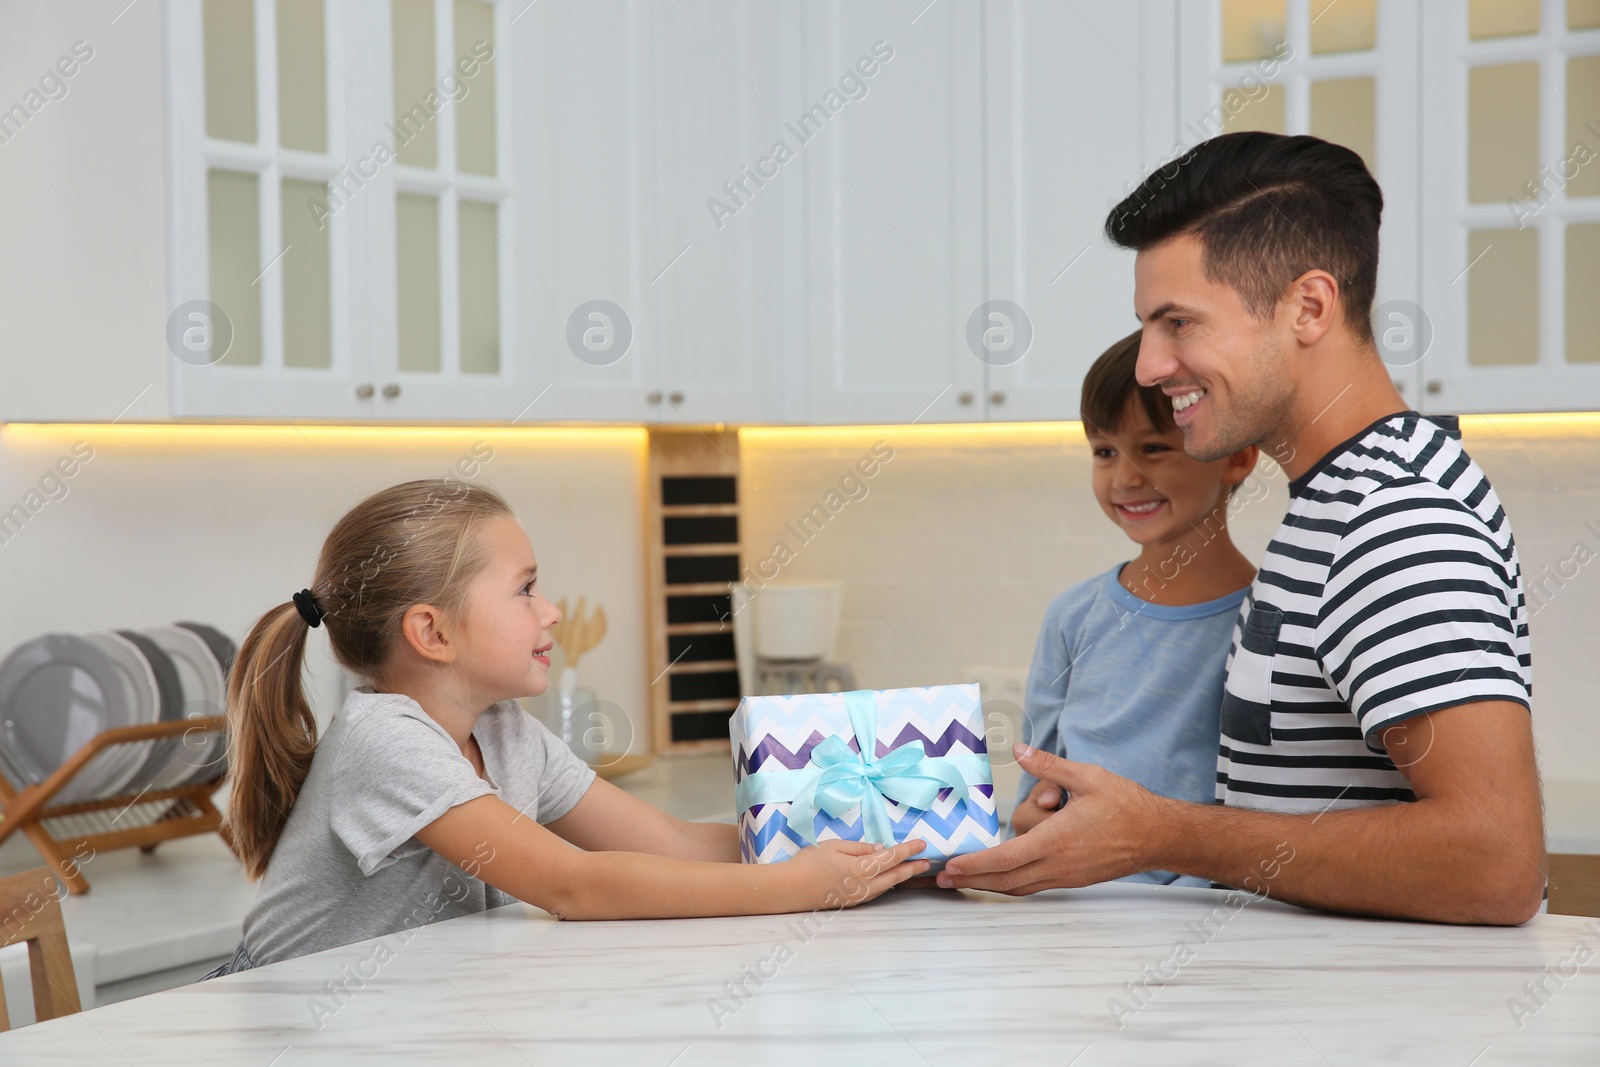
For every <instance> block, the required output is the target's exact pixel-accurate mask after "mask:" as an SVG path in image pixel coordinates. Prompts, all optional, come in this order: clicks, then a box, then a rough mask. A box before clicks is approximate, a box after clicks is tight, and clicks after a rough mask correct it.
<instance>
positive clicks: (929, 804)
mask: <svg viewBox="0 0 1600 1067" xmlns="http://www.w3.org/2000/svg"><path fill="white" fill-rule="evenodd" d="M729 730H730V733H731V734H732V740H733V761H734V768H733V773H734V782H735V796H736V802H737V805H738V809H739V845H740V850H741V852H742V853H743V855H744V861H745V862H746V863H775V862H777V861H779V860H786V859H788V858H789V857H791V856H793V855H794V854H795V853H797V852H799V851H800V850H801V849H802V848H804V847H805V846H806V845H809V844H812V843H814V842H816V841H827V840H830V839H843V840H846V841H871V842H874V843H877V844H884V845H892V844H895V843H896V842H899V841H906V840H910V839H911V838H921V839H922V840H924V841H926V842H927V843H928V844H927V847H926V848H924V849H923V850H922V852H921V853H919V854H918V857H917V858H918V859H926V860H930V861H932V864H933V870H938V869H939V868H940V867H942V866H944V861H945V860H948V859H950V858H951V857H952V856H959V855H962V854H963V853H967V852H976V851H978V850H979V849H984V848H989V847H990V846H992V845H997V844H999V843H1000V820H999V817H998V815H997V814H996V811H995V805H994V778H993V776H992V774H991V772H990V768H989V749H988V746H987V745H985V744H984V739H983V710H982V707H981V706H980V701H979V698H978V687H977V686H976V685H937V686H931V687H928V688H924V689H884V690H878V691H874V690H871V689H862V690H857V691H855V692H851V693H813V694H807V695H803V696H760V697H745V698H744V699H743V700H741V701H740V702H739V707H738V708H737V709H736V710H735V711H734V713H733V718H732V719H731V720H730V721H729Z"/></svg>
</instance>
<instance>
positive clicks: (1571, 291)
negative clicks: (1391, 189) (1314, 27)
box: [1385, 0, 1600, 414]
mask: <svg viewBox="0 0 1600 1067" xmlns="http://www.w3.org/2000/svg"><path fill="white" fill-rule="evenodd" d="M1483 6H1484V5H1474V4H1471V3H1468V2H1466V0H1439V2H1437V3H1433V4H1430V5H1428V6H1427V7H1426V8H1425V9H1424V12H1423V31H1424V32H1423V34H1422V38H1421V55H1422V71H1423V78H1422V85H1423V91H1422V96H1421V100H1422V116H1421V120H1422V133H1423V141H1424V143H1423V149H1424V151H1423V153H1422V182H1423V187H1424V188H1425V189H1427V191H1428V195H1427V196H1426V197H1425V198H1424V199H1423V202H1422V237H1423V242H1424V248H1425V249H1426V256H1425V260H1424V268H1425V269H1424V271H1423V279H1422V292H1423V297H1422V301H1421V303H1422V306H1423V308H1424V309H1425V310H1426V312H1427V315H1428V317H1429V320H1430V322H1431V326H1432V329H1433V350H1432V352H1431V353H1430V354H1429V355H1428V357H1427V359H1426V360H1425V361H1424V362H1423V364H1422V372H1423V378H1424V380H1425V389H1424V395H1423V403H1424V405H1425V410H1428V411H1441V412H1456V413H1461V414H1475V413H1489V412H1507V411H1584V410H1593V409H1595V408H1597V407H1600V335H1597V334H1596V332H1595V329H1594V326H1593V324H1592V322H1591V321H1590V320H1589V318H1588V311H1587V309H1588V308H1589V307H1590V306H1592V305H1593V303H1594V300H1595V296H1596V294H1597V293H1600V162H1596V161H1595V160H1596V157H1597V155H1600V54H1597V49H1596V43H1597V37H1596V28H1597V27H1600V16H1597V14H1596V13H1595V12H1594V11H1593V9H1592V7H1591V8H1588V9H1582V10H1580V5H1577V4H1573V5H1571V6H1570V8H1569V7H1568V6H1567V5H1563V4H1550V3H1546V4H1543V5H1540V4H1538V3H1534V2H1526V3H1520V4H1509V5H1504V9H1503V10H1502V8H1500V7H1496V8H1494V9H1493V10H1494V15H1495V18H1494V19H1493V20H1492V21H1491V20H1490V19H1489V18H1488V17H1487V16H1486V15H1485V13H1484V11H1483V10H1482V8H1483ZM1386 239H1387V238H1386ZM1385 255H1387V250H1386V251H1385Z"/></svg>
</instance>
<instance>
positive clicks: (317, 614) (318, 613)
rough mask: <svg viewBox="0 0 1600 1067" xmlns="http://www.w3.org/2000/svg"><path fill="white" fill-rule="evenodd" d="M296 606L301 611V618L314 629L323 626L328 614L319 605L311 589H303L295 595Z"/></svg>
mask: <svg viewBox="0 0 1600 1067" xmlns="http://www.w3.org/2000/svg"><path fill="white" fill-rule="evenodd" d="M294 606H295V607H296V608H299V609H300V617H301V618H302V619H304V620H306V625H308V626H310V627H311V628H312V629H316V628H317V627H318V626H321V625H322V620H323V617H324V616H326V615H327V614H328V613H327V612H326V611H323V610H322V605H320V604H318V603H317V598H316V597H315V596H313V595H312V593H311V590H309V589H302V590H300V591H299V592H298V593H296V594H295V595H294Z"/></svg>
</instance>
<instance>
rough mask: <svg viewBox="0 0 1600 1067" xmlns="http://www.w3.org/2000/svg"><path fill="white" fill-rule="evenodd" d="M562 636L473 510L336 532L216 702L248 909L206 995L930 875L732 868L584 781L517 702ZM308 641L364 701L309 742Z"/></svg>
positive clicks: (491, 522) (427, 504) (842, 860)
mask: <svg viewBox="0 0 1600 1067" xmlns="http://www.w3.org/2000/svg"><path fill="white" fill-rule="evenodd" d="M560 621H561V614H560V613H559V612H558V611H556V609H555V608H554V607H552V606H551V605H550V602H549V601H548V600H546V599H545V598H544V596H543V594H541V593H540V592H539V589H538V585H537V566H536V564H535V561H534V556H533V548H532V546H531V545H530V544H529V541H528V536H527V534H526V533H525V532H524V531H523V529H522V526H521V525H520V524H519V523H518V522H517V520H516V519H515V518H514V517H513V516H512V514H511V509H510V508H509V507H508V506H507V505H506V502H505V500H503V499H502V498H501V497H500V495H499V494H498V493H496V492H494V491H493V490H492V489H487V488H484V487H482V486H477V485H470V484H467V483H464V482H460V481H441V480H435V481H416V482H407V483H405V484H403V485H397V486H394V487H393V488H390V489H386V490H384V491H382V492H380V493H377V494H375V495H373V496H371V497H369V498H367V499H366V500H364V501H362V502H361V503H360V504H358V505H356V507H355V508H354V509H352V510H351V511H350V512H349V514H347V515H345V516H344V518H342V519H340V520H339V522H338V524H337V525H336V526H335V527H334V528H333V532H332V533H331V534H329V536H328V540H327V543H326V544H324V545H323V548H322V556H321V558H320V559H319V560H318V562H317V573H316V578H315V580H314V581H313V582H312V584H311V588H310V589H306V590H302V591H301V592H299V593H296V594H295V596H294V599H293V600H292V602H288V603H284V604H280V605H278V606H277V607H275V608H273V609H272V610H271V611H269V612H267V613H266V614H265V615H264V616H262V618H261V620H260V621H259V622H257V623H256V625H255V627H254V628H253V629H252V630H251V631H250V636H249V637H247V638H246V639H245V642H244V645H243V647H242V648H241V649H240V652H239V657H238V660H237V662H236V663H235V664H234V667H233V671H232V674H231V675H230V677H229V680H228V727H229V730H228V737H229V741H228V767H229V773H230V775H231V778H232V787H231V790H230V793H229V797H228V810H227V821H228V826H229V830H230V833H231V840H232V844H233V847H234V850H235V851H236V852H237V853H238V855H239V857H240V858H241V859H242V860H243V862H244V866H245V871H246V872H247V874H248V875H249V876H250V877H251V878H252V879H260V880H261V892H260V896H259V897H258V899H257V900H256V903H255V905H254V907H252V908H251V910H250V913H249V915H248V916H246V918H245V923H244V941H243V942H242V943H241V945H240V947H239V951H238V953H237V954H236V955H235V958H234V960H233V961H232V962H231V963H230V964H226V965H224V966H223V967H222V968H219V969H218V972H214V973H226V972H228V971H230V970H240V969H244V968H246V967H251V966H255V965H258V964H263V963H275V962H277V961H279V960H286V959H291V958H293V957H295V956H301V955H304V954H306V953H308V952H316V951H319V950H321V949H326V948H333V947H335V946H338V945H344V944H349V943H350V942H353V941H359V940H362V939H366V938H373V937H380V936H383V935H387V934H393V933H396V932H398V931H401V930H405V929H409V928H411V927H415V926H421V925H423V924H426V923H431V922H437V921H439V920H441V919H450V918H454V917H456V916H460V915H467V914H471V913H473V912H479V911H483V910H485V909H487V908H493V907H498V906H500V905H502V904H508V903H511V902H512V901H514V900H524V901H527V902H528V903H530V904H533V905H536V906H538V907H540V908H543V909H545V910H546V911H549V912H551V913H552V914H554V915H556V916H557V917H559V918H566V919H625V918H661V917H669V916H697V915H751V914H761V913H771V912H788V911H804V910H811V909H816V908H823V907H844V906H847V905H850V904H856V903H860V902H862V901H865V900H870V899H872V898H873V897H876V896H878V895H879V894H880V893H882V892H884V891H885V890H887V889H888V888H890V887H891V886H893V885H896V884H898V883H900V882H902V881H904V880H906V879H907V878H910V877H912V876H914V875H917V874H921V873H923V872H925V871H926V870H927V868H928V862H927V861H925V860H915V861H913V860H911V859H910V857H911V855H912V854H913V853H915V852H917V851H920V850H921V848H922V844H923V843H922V842H920V841H912V842H907V843H905V844H901V845H897V846H895V847H893V848H887V849H883V848H880V847H879V846H874V845H869V844H864V843H858V842H844V841H827V842H823V843H821V844H819V845H815V846H813V847H811V848H808V849H806V850H805V851H804V852H802V853H801V854H800V855H798V856H796V857H795V858H794V859H793V860H790V861H788V862H786V863H780V864H771V865H750V866H741V865H739V864H738V858H739V846H738V837H737V831H736V828H735V827H734V826H731V825H724V824H720V823H718V824H706V823H689V822H684V821H682V820H679V819H676V818H673V817H672V816H670V815H667V814H665V813H663V812H661V811H659V810H657V809H656V808H654V807H652V806H650V805H649V804H647V803H645V802H644V801H642V800H638V799H636V798H635V797H633V796H631V795H629V794H628V793H626V792H624V791H623V790H621V789H618V788H617V787H616V786H613V785H611V784H610V783H609V782H606V781H603V780H600V779H597V778H596V777H595V774H594V771H592V770H591V769H590V768H589V767H588V766H587V765H586V764H584V763H583V762H582V761H581V760H579V759H578V757H577V756H575V755H574V754H573V753H572V752H571V750H569V749H568V748H567V747H566V746H565V745H563V744H562V743H561V742H560V741H559V740H557V739H556V738H555V736H554V735H553V734H551V733H550V731H549V730H547V729H545V727H544V726H543V725H542V724H540V723H539V722H538V721H537V720H536V719H534V718H533V717H532V716H530V715H528V714H527V713H526V712H524V711H523V710H522V708H521V707H520V706H518V704H517V703H516V698H517V697H521V696H534V695H537V694H540V693H543V692H544V691H545V689H546V688H547V687H548V686H549V677H548V672H549V670H550V658H549V652H550V649H551V646H552V644H553V642H552V641H551V639H550V630H551V628H552V627H554V626H555V625H556V624H557V623H558V622H560ZM315 627H326V628H327V631H328V638H329V641H330V642H331V644H332V646H333V653H334V656H335V657H336V658H337V659H338V660H339V662H340V663H342V664H343V665H344V666H345V667H346V668H348V669H349V670H350V671H352V672H353V673H355V674H356V675H358V676H359V677H361V678H364V679H366V681H367V684H364V685H362V686H360V687H358V688H357V689H356V690H355V691H353V692H352V693H351V694H350V696H349V699H348V700H346V702H345V705H344V709H343V710H342V711H341V712H340V713H339V714H338V715H336V716H335V717H334V719H333V722H332V723H331V724H330V726H329V727H328V731H327V733H326V734H325V735H324V736H323V737H322V738H321V739H320V740H319V739H318V738H317V728H316V722H315V720H314V719H313V718H312V714H311V708H310V706H309V705H308V704H307V702H306V698H305V694H304V692H303V691H302V689H301V683H300V673H301V662H302V659H303V657H304V653H305V644H306V634H307V632H308V631H309V630H311V629H312V628H315ZM574 846H575V847H574ZM207 977H210V976H209V975H208V976H207Z"/></svg>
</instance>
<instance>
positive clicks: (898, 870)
mask: <svg viewBox="0 0 1600 1067" xmlns="http://www.w3.org/2000/svg"><path fill="white" fill-rule="evenodd" d="M926 846H927V842H926V841H920V840H911V841H905V842H902V843H900V844H898V845H895V846H894V847H892V848H883V847H881V846H879V845H874V844H870V843H868V842H866V841H820V842H818V843H817V844H815V845H812V846H810V847H809V848H805V849H803V850H801V852H800V854H799V855H797V856H795V857H794V859H792V860H787V861H785V862H784V863H783V864H782V867H783V868H785V869H786V871H785V873H786V874H789V875H792V876H793V878H794V882H793V885H794V887H795V889H796V891H797V892H798V895H799V898H798V904H799V906H800V908H801V909H815V908H849V907H854V906H855V905H857V904H862V903H865V902H866V901H869V900H871V899H873V898H874V897H876V896H879V895H881V894H882V893H884V892H885V891H886V890H888V889H890V888H891V887H893V886H896V885H899V884H900V883H901V882H904V881H905V880H906V879H907V878H912V877H915V876H916V875H919V874H926V873H927V870H928V867H929V866H930V864H929V863H928V861H927V860H913V859H912V858H911V857H912V856H913V855H915V854H916V853H918V852H921V851H922V850H923V848H925V847H926Z"/></svg>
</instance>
